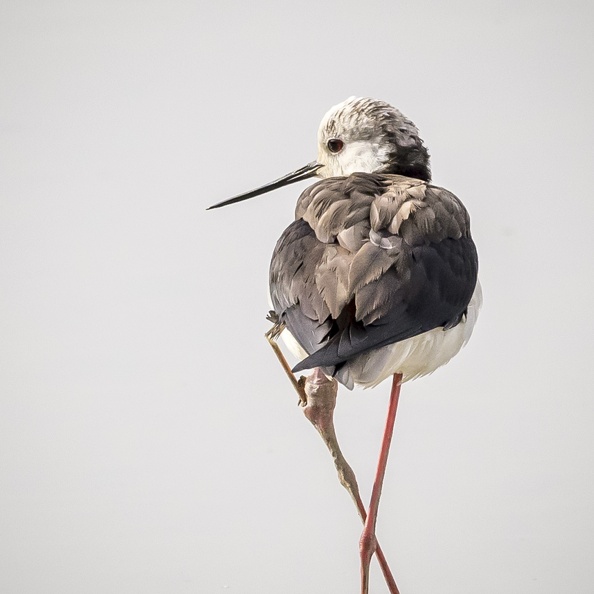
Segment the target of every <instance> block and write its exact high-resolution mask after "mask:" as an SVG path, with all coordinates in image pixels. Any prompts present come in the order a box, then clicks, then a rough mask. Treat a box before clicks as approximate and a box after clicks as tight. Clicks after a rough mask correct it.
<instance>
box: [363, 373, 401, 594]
mask: <svg viewBox="0 0 594 594" xmlns="http://www.w3.org/2000/svg"><path fill="white" fill-rule="evenodd" d="M401 379H402V375H401V374H399V373H396V374H394V378H393V380H392V391H391V392H390V406H389V408H388V418H387V419H386V428H385V429H384V438H383V440H382V447H381V450H380V456H379V462H378V464H377V470H376V473H375V481H374V483H373V490H372V492H371V502H370V504H369V513H368V514H367V519H366V520H365V526H364V528H363V534H361V540H360V541H359V550H360V554H361V594H367V593H368V592H369V563H370V562H371V557H372V555H373V553H374V551H375V547H376V546H377V545H376V543H377V541H376V538H375V525H376V522H377V512H378V509H379V501H380V496H381V494H382V484H383V482H384V475H385V474H386V465H387V462H388V453H389V452H390V442H391V441H392V434H393V433H394V421H395V420H396V409H397V408H398V397H399V396H400V380H401Z"/></svg>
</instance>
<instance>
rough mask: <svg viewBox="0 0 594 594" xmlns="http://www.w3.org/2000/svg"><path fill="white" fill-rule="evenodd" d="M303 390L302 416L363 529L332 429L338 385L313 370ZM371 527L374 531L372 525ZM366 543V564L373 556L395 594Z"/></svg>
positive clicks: (393, 590)
mask: <svg viewBox="0 0 594 594" xmlns="http://www.w3.org/2000/svg"><path fill="white" fill-rule="evenodd" d="M304 390H305V396H306V404H305V406H304V408H303V412H304V414H305V416H306V417H307V419H308V420H309V421H310V422H311V423H312V425H313V426H314V427H315V428H316V430H317V431H318V433H319V434H320V436H321V437H322V439H323V440H324V443H325V444H326V447H327V448H328V450H329V451H330V454H331V455H332V458H333V460H334V465H335V466H336V470H337V472H338V479H339V480H340V483H341V485H342V486H343V487H344V488H345V489H346V490H347V491H348V492H349V494H350V496H351V497H352V499H353V501H354V502H355V505H356V506H357V511H358V512H359V516H360V517H361V520H362V521H363V523H364V524H365V525H366V526H367V523H366V520H368V517H367V513H366V511H365V506H364V505H363V501H362V500H361V496H360V495H359V486H358V484H357V478H356V477H355V473H354V472H353V469H352V468H351V467H350V466H349V464H348V462H347V461H346V459H345V457H344V456H343V454H342V451H341V449H340V446H339V445H338V439H337V438H336V431H335V429H334V408H335V406H336V394H337V392H338V383H337V382H336V380H334V379H332V380H329V379H328V378H327V377H326V376H325V375H324V373H322V371H321V370H320V369H315V370H314V371H313V373H312V374H311V375H310V376H309V377H307V378H306V380H305V384H304ZM376 515H377V513H376ZM373 526H374V527H375V521H374V523H373ZM367 541H368V543H369V546H368V550H367V552H368V554H369V560H371V556H372V555H373V553H374V552H375V553H376V555H377V559H378V562H379V564H380V567H381V569H382V573H383V574H384V577H385V579H386V583H387V585H388V589H389V590H390V594H399V593H398V588H397V586H396V582H395V581H394V577H393V576H392V572H391V571H390V568H389V566H388V562H387V561H386V558H385V556H384V553H383V552H382V549H381V547H380V546H379V543H378V542H377V540H376V537H375V533H373V534H370V535H369V538H368V539H367ZM368 572H369V562H368V563H367V573H368ZM365 592H367V590H365Z"/></svg>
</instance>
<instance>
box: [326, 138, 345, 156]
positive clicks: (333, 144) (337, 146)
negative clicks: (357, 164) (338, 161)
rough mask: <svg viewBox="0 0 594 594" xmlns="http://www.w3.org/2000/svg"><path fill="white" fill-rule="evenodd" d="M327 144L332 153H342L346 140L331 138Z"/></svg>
mask: <svg viewBox="0 0 594 594" xmlns="http://www.w3.org/2000/svg"><path fill="white" fill-rule="evenodd" d="M326 146H327V147H328V150H329V151H330V152H331V153H340V151H341V150H342V147H343V146H344V142H342V140H340V138H331V139H330V140H329V141H328V142H327V143H326Z"/></svg>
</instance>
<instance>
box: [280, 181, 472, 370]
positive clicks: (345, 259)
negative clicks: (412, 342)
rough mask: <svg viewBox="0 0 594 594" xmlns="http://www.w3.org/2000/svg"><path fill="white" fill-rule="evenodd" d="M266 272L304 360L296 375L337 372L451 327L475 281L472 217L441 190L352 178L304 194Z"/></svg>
mask: <svg viewBox="0 0 594 594" xmlns="http://www.w3.org/2000/svg"><path fill="white" fill-rule="evenodd" d="M296 215H297V220H296V221H295V222H294V223H293V224H292V225H291V226H289V228H288V229H287V230H286V231H285V233H284V234H283V236H282V237H281V239H280V240H279V242H278V244H277V246H276V249H275V251H274V254H273V258H272V262H271V268H270V288H271V298H272V302H273V306H274V308H275V310H276V312H277V314H278V315H279V316H280V318H281V320H283V321H284V323H285V324H286V325H287V327H288V329H289V331H290V332H291V333H292V334H293V336H294V337H295V338H296V339H297V341H298V342H299V343H300V344H301V346H302V347H303V348H304V349H305V350H306V351H307V352H308V353H309V355H310V356H309V357H307V358H306V359H304V360H303V361H302V362H301V363H299V364H298V365H297V366H296V367H295V369H294V371H300V370H302V369H308V368H312V367H325V368H332V369H334V370H335V373H336V376H337V377H338V378H339V379H340V366H341V364H343V363H345V362H347V361H349V360H350V359H351V358H353V357H355V356H357V355H359V354H361V353H364V352H366V351H368V350H371V349H374V348H379V347H381V346H385V345H388V344H392V343H394V342H398V341H401V340H405V339H406V338H411V337H413V336H416V335H417V334H420V333H422V332H426V331H428V330H432V329H433V328H437V327H444V328H448V327H452V326H454V325H456V324H457V323H458V322H459V321H460V319H461V318H462V316H463V315H464V312H465V310H466V307H467V305H468V303H469V301H470V298H471V296H472V293H473V291H474V287H475V285H476V279H477V273H478V258H477V254H476V249H475V246H474V243H473V241H472V239H471V236H470V228H469V227H470V223H469V217H468V213H467V212H466V210H465V208H464V206H463V205H462V204H461V202H460V201H459V200H458V199H457V198H456V197H455V196H454V195H453V194H451V193H450V192H448V191H447V190H443V189H441V188H437V187H435V186H430V185H427V184H425V183H424V182H421V181H419V180H413V179H410V178H405V177H401V176H391V175H379V174H354V175H352V176H350V177H348V178H330V179H327V180H323V181H321V182H318V183H317V184H315V185H313V186H311V187H310V188H308V189H307V190H306V191H305V192H304V193H303V194H302V196H301V197H300V199H299V202H298V204H297V211H296Z"/></svg>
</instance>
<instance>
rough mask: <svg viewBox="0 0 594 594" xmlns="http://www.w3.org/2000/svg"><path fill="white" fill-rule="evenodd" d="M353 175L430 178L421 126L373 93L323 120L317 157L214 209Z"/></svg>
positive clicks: (351, 100) (336, 108)
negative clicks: (311, 182)
mask: <svg viewBox="0 0 594 594" xmlns="http://www.w3.org/2000/svg"><path fill="white" fill-rule="evenodd" d="M351 173H394V174H397V175H406V176H408V177H414V178H416V179H421V180H423V181H430V180H431V171H430V169H429V153H428V152H427V149H426V148H425V146H424V145H423V141H422V140H421V138H420V137H419V131H418V130H417V127H416V126H415V125H414V124H413V123H412V122H411V121H410V120H409V119H407V118H405V117H404V116H403V115H402V114H401V113H400V112H399V111H398V110H397V109H396V108H395V107H392V106H391V105H390V104H388V103H384V102H383V101H377V100H376V99H369V98H368V97H364V98H357V97H350V98H349V99H347V100H346V101H343V102H342V103H339V104H338V105H335V106H334V107H333V108H332V109H331V110H330V111H329V112H328V113H327V114H326V115H325V116H324V118H323V119H322V123H321V124H320V129H319V131H318V160H317V161H312V162H311V163H308V164H307V165H304V166H303V167H300V168H299V169H296V170H295V171H292V172H291V173H288V174H287V175H284V176H283V177H280V178H279V179H277V180H275V181H273V182H270V183H268V184H265V185H263V186H260V187H259V188H256V189H255V190H251V191H249V192H245V193H244V194H239V196H234V197H233V198H229V199H228V200H223V202H219V203H218V204H214V205H213V206H211V207H210V208H220V207H221V206H226V205H227V204H235V203H236V202H242V201H243V200H247V199H248V198H253V197H254V196H260V195H261V194H266V193H267V192H270V191H271V190H276V189H277V188H282V187H283V186H286V185H288V184H293V183H295V182H298V181H303V180H306V179H310V178H312V177H316V176H317V177H336V176H342V175H344V176H347V175H351Z"/></svg>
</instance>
